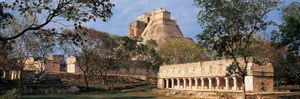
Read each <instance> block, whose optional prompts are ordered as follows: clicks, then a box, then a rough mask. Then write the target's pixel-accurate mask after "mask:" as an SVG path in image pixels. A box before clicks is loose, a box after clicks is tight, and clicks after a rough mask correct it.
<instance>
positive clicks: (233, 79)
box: [158, 59, 274, 93]
mask: <svg viewBox="0 0 300 99" xmlns="http://www.w3.org/2000/svg"><path fill="white" fill-rule="evenodd" d="M231 63H232V60H229V59H226V60H214V61H204V62H195V63H186V64H174V65H165V66H160V69H159V73H158V88H161V89H171V90H172V89H174V90H193V91H205V92H209V91H211V92H242V79H241V78H240V77H237V76H229V77H227V76H226V73H227V71H226V68H227V67H228V66H229V65H230V64H231ZM273 72H274V71H273V67H272V65H271V64H267V63H266V64H263V65H258V64H256V63H253V62H252V61H251V62H249V63H248V68H247V73H248V75H247V76H246V77H245V90H246V92H247V93H257V92H273V91H274V89H273V76H274V74H273Z"/></svg>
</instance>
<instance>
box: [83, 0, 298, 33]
mask: <svg viewBox="0 0 300 99" xmlns="http://www.w3.org/2000/svg"><path fill="white" fill-rule="evenodd" d="M281 1H283V4H282V5H281V7H282V6H286V5H288V4H289V3H291V2H292V1H298V0H281ZM111 2H113V3H114V4H115V5H116V6H115V7H114V8H113V13H114V15H113V16H112V17H111V19H110V20H109V21H108V22H101V21H96V22H89V23H85V24H84V26H86V27H89V28H94V29H96V30H99V31H104V32H108V33H111V34H115V35H120V36H126V35H127V30H128V24H129V23H130V22H132V21H134V20H135V19H136V18H137V17H138V16H139V15H140V14H142V13H144V12H148V11H151V10H152V9H155V8H160V7H162V8H166V9H167V10H168V11H170V12H171V18H172V19H175V20H177V24H178V25H179V27H180V29H181V31H182V32H183V35H184V36H186V37H191V38H193V39H195V36H196V35H197V34H199V33H201V31H202V28H201V27H200V25H199V23H197V19H196V17H197V14H198V10H199V8H197V7H196V6H195V5H193V3H194V0H111ZM280 14H281V13H280V12H279V11H273V12H271V13H270V14H269V16H268V20H273V21H275V22H277V23H280V18H281V15H280ZM273 29H277V27H274V26H270V27H269V28H268V29H267V33H268V32H270V31H271V30H273Z"/></svg>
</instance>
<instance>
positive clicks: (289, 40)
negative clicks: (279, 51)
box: [273, 2, 300, 84]
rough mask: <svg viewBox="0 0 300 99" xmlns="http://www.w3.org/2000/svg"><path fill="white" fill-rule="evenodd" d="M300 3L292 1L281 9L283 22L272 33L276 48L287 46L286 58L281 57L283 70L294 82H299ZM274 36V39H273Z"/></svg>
mask: <svg viewBox="0 0 300 99" xmlns="http://www.w3.org/2000/svg"><path fill="white" fill-rule="evenodd" d="M299 12H300V3H299V2H293V3H291V4H290V5H289V6H287V7H285V8H283V9H282V14H283V15H282V20H283V23H282V24H281V25H280V26H279V28H280V30H279V31H275V32H274V33H273V34H274V35H273V37H274V40H273V42H274V43H276V44H277V45H278V48H287V53H286V58H285V59H283V61H282V62H283V65H284V66H285V67H282V68H284V69H283V70H285V71H286V73H287V74H286V76H285V77H288V78H296V79H294V81H293V82H294V83H297V84H300V83H299V82H300V54H299V52H300V29H299V26H300V13H299ZM275 38H276V39H275Z"/></svg>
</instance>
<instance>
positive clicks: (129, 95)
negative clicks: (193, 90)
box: [22, 91, 181, 99]
mask: <svg viewBox="0 0 300 99" xmlns="http://www.w3.org/2000/svg"><path fill="white" fill-rule="evenodd" d="M153 98H159V99H170V98H172V99H176V98H174V97H165V96H161V95H158V94H156V93H153V92H151V91H141V92H110V93H107V92H106V93H101V92H97V93H91V94H87V93H86V94H82V95H29V96H22V99H153ZM178 99H181V98H178Z"/></svg>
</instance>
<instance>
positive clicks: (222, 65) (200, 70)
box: [158, 60, 232, 78]
mask: <svg viewBox="0 0 300 99" xmlns="http://www.w3.org/2000/svg"><path fill="white" fill-rule="evenodd" d="M231 62H232V61H231V60H214V61H204V62H195V63H186V64H174V65H165V66H160V69H159V74H158V77H159V78H173V77H201V76H205V77H209V76H211V77H218V76H222V77H223V76H225V75H226V68H227V66H228V65H229V64H231Z"/></svg>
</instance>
